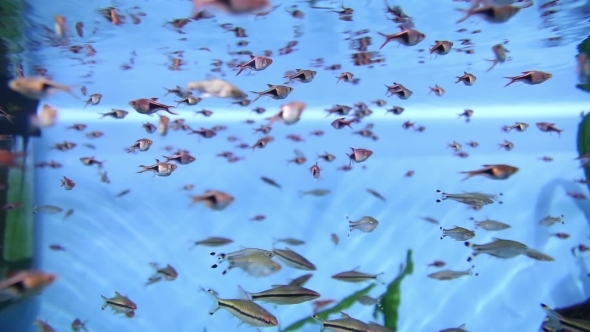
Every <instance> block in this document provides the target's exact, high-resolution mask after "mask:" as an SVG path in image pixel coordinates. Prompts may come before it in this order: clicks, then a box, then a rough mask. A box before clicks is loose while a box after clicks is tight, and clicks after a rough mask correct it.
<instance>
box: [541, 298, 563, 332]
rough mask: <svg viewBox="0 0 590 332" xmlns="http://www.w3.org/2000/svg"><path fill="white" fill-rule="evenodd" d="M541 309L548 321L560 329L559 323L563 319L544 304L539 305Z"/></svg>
mask: <svg viewBox="0 0 590 332" xmlns="http://www.w3.org/2000/svg"><path fill="white" fill-rule="evenodd" d="M541 308H543V310H544V311H545V313H546V314H547V316H548V317H549V321H551V322H553V323H554V324H555V323H557V325H558V326H559V327H560V328H561V325H562V324H561V322H562V319H563V317H562V316H561V315H560V314H558V313H557V312H555V310H553V309H551V307H549V306H548V305H546V304H543V303H541Z"/></svg>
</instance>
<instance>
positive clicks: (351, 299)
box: [282, 284, 377, 332]
mask: <svg viewBox="0 0 590 332" xmlns="http://www.w3.org/2000/svg"><path fill="white" fill-rule="evenodd" d="M375 286H377V284H371V285H369V286H367V287H365V288H363V289H361V290H360V291H358V292H356V293H354V294H352V295H349V296H347V297H345V298H344V299H343V300H342V301H340V303H338V304H336V305H335V306H333V307H331V308H329V309H326V310H324V311H320V312H318V313H316V315H317V316H318V317H320V318H321V319H328V316H330V315H331V314H337V313H339V312H340V311H344V310H346V309H348V308H350V307H352V305H353V304H355V303H356V301H358V299H359V298H360V297H361V296H363V295H367V294H368V293H369V292H370V291H371V290H372V289H373V288H375ZM313 323H315V320H314V319H313V318H311V317H308V318H303V319H301V320H299V321H297V322H295V323H293V324H291V325H289V326H288V327H287V328H286V329H284V330H282V331H283V332H289V331H297V330H298V329H300V328H302V327H303V326H305V325H306V324H313Z"/></svg>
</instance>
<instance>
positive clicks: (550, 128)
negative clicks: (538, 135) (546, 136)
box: [535, 122, 563, 135]
mask: <svg viewBox="0 0 590 332" xmlns="http://www.w3.org/2000/svg"><path fill="white" fill-rule="evenodd" d="M535 125H536V126H537V128H539V130H540V131H543V132H546V133H551V132H556V133H557V134H558V135H561V132H562V131H563V129H559V128H557V127H556V126H555V123H549V122H537V123H536V124H535Z"/></svg>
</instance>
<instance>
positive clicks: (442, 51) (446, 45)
mask: <svg viewBox="0 0 590 332" xmlns="http://www.w3.org/2000/svg"><path fill="white" fill-rule="evenodd" d="M452 48H453V42H450V41H447V40H435V41H434V46H432V47H431V48H430V50H429V51H430V54H433V53H435V54H436V55H437V56H438V55H446V54H449V52H451V49H452Z"/></svg>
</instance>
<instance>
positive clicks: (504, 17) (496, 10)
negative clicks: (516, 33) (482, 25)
mask: <svg viewBox="0 0 590 332" xmlns="http://www.w3.org/2000/svg"><path fill="white" fill-rule="evenodd" d="M520 9H521V8H520V7H516V6H510V5H508V6H501V7H483V8H470V9H457V10H458V11H460V12H464V13H465V16H464V17H463V18H461V19H460V20H458V21H457V22H456V23H461V22H464V21H466V20H467V19H469V18H470V17H472V16H479V17H480V18H482V19H483V20H484V21H486V22H488V23H505V22H508V20H510V19H511V18H512V17H514V15H516V14H518V12H520Z"/></svg>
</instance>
